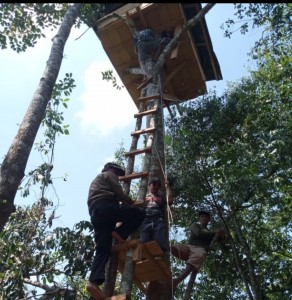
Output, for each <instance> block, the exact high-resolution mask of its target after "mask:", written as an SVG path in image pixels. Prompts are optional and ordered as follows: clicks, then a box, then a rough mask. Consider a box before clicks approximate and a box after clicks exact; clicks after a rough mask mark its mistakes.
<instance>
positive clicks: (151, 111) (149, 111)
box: [134, 107, 157, 118]
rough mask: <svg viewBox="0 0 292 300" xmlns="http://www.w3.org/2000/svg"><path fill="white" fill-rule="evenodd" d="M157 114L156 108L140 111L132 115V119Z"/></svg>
mask: <svg viewBox="0 0 292 300" xmlns="http://www.w3.org/2000/svg"><path fill="white" fill-rule="evenodd" d="M156 112H157V107H155V108H153V109H150V110H145V111H141V112H139V113H137V114H134V118H138V117H143V116H146V115H151V114H154V113H156Z"/></svg>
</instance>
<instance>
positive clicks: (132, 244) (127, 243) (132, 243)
mask: <svg viewBox="0 0 292 300" xmlns="http://www.w3.org/2000/svg"><path fill="white" fill-rule="evenodd" d="M139 244H140V241H139V240H130V241H125V242H124V243H119V244H115V245H113V246H112V253H114V252H118V251H122V250H127V249H130V248H135V247H137V245H139Z"/></svg>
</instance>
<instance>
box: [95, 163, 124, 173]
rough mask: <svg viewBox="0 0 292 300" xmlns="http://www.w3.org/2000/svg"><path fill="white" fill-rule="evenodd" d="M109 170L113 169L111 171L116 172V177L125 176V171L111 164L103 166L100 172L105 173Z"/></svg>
mask: <svg viewBox="0 0 292 300" xmlns="http://www.w3.org/2000/svg"><path fill="white" fill-rule="evenodd" d="M109 168H113V169H115V170H117V171H118V172H117V173H118V174H117V175H118V176H125V174H126V172H125V170H124V169H123V168H122V167H121V166H120V165H118V164H116V163H113V162H108V163H107V164H105V165H104V167H103V169H102V171H101V172H105V171H107V170H108V169H109Z"/></svg>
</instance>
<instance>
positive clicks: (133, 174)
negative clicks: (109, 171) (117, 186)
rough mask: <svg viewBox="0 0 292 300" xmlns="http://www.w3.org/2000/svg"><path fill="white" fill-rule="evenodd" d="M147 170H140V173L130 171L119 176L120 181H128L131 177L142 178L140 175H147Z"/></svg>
mask: <svg viewBox="0 0 292 300" xmlns="http://www.w3.org/2000/svg"><path fill="white" fill-rule="evenodd" d="M147 176H148V172H140V173H132V174H129V175H126V176H119V180H120V181H130V180H132V179H137V178H142V177H147Z"/></svg>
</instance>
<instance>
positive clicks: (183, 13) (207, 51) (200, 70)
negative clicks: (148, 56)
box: [94, 3, 222, 107]
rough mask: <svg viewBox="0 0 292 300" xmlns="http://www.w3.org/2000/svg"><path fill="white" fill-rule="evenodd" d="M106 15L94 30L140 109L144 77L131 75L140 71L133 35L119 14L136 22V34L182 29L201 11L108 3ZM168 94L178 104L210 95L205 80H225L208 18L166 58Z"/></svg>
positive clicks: (193, 5) (187, 7) (188, 7)
mask: <svg viewBox="0 0 292 300" xmlns="http://www.w3.org/2000/svg"><path fill="white" fill-rule="evenodd" d="M104 5H105V9H106V16H105V17H103V18H102V19H100V20H99V21H98V23H97V25H96V27H95V28H94V30H95V33H96V35H97V36H98V38H99V39H100V41H101V43H102V46H103V48H104V50H105V52H106V53H107V55H108V57H109V59H110V60H111V62H112V64H113V66H114V68H115V70H116V71H117V73H118V75H119V77H120V78H121V80H122V82H123V84H124V86H125V87H126V89H127V90H128V92H129V94H130V95H131V97H132V99H133V101H134V102H135V104H136V106H137V107H139V103H138V98H139V97H140V91H139V89H138V87H139V86H140V85H141V82H142V80H143V75H136V74H135V75H134V74H126V73H125V70H126V69H129V68H139V67H140V65H139V62H138V58H137V54H136V52H135V45H134V39H133V34H132V32H131V30H130V28H129V27H128V25H127V24H126V23H125V22H124V21H123V20H121V19H119V18H116V17H114V16H113V15H112V13H116V14H118V15H120V16H121V17H123V18H125V19H129V18H130V19H131V20H132V21H133V23H134V25H135V27H136V29H137V30H142V29H145V28H152V29H153V30H154V31H155V33H156V34H158V35H159V34H161V33H162V32H163V31H174V32H175V31H177V30H179V29H180V28H182V26H183V24H184V23H186V22H187V21H188V20H189V19H191V18H192V17H194V16H195V15H196V14H197V13H198V12H199V11H200V10H201V9H202V6H201V4H200V3H166V4H164V3H104ZM163 72H164V76H165V82H164V90H163V92H164V93H166V94H168V95H171V96H173V97H174V98H175V99H177V100H178V101H179V102H183V101H187V100H191V99H194V98H196V97H197V96H198V95H200V94H201V93H205V92H206V81H210V80H221V79H222V75H221V70H220V65H219V63H218V60H217V58H216V55H215V53H214V51H213V47H212V42H211V39H210V35H209V31H208V28H207V24H206V21H205V18H202V19H201V21H200V22H198V23H197V24H196V25H195V26H194V27H192V28H191V29H190V30H189V31H187V32H185V33H184V34H183V35H182V38H181V40H180V41H179V43H178V46H177V48H176V49H174V50H173V51H172V53H171V55H170V56H169V57H168V58H167V60H166V63H165V68H164V71H163Z"/></svg>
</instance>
